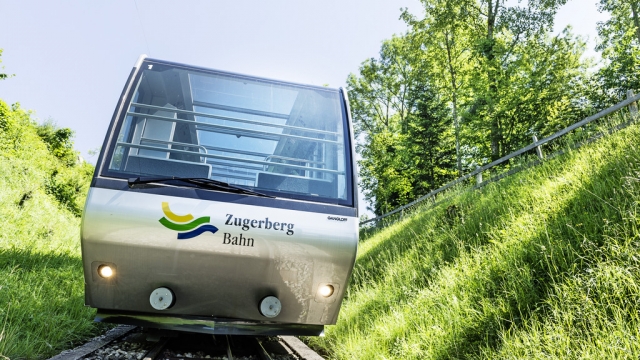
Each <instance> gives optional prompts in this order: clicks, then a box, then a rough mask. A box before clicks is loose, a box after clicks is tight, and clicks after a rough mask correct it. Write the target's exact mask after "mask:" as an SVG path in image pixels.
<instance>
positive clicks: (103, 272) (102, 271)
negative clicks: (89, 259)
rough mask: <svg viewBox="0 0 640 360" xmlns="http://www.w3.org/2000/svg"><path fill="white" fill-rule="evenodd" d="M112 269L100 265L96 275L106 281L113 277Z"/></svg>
mask: <svg viewBox="0 0 640 360" xmlns="http://www.w3.org/2000/svg"><path fill="white" fill-rule="evenodd" d="M113 273H114V271H113V269H112V268H111V266H109V265H100V266H98V275H100V276H101V277H103V278H105V279H108V278H110V277H112V276H113Z"/></svg>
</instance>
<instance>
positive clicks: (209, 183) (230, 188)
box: [129, 176, 275, 198]
mask: <svg viewBox="0 0 640 360" xmlns="http://www.w3.org/2000/svg"><path fill="white" fill-rule="evenodd" d="M168 181H182V182H186V183H189V184H193V185H198V186H201V187H204V188H208V189H213V190H222V191H225V192H230V193H235V194H246V195H255V196H262V197H268V198H275V196H271V195H266V194H263V193H259V192H257V191H253V190H249V189H245V188H243V187H240V186H235V185H231V184H229V183H226V182H224V181H218V180H213V179H207V178H185V177H175V176H169V177H144V176H141V177H137V178H129V187H132V186H133V185H137V184H149V183H154V182H168Z"/></svg>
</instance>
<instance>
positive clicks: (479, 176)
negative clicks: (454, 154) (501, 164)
mask: <svg viewBox="0 0 640 360" xmlns="http://www.w3.org/2000/svg"><path fill="white" fill-rule="evenodd" d="M477 169H480V166H478V165H476V170H477ZM476 184H477V185H480V184H482V171H480V172H479V173H478V175H476Z"/></svg>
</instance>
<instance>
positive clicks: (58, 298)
mask: <svg viewBox="0 0 640 360" xmlns="http://www.w3.org/2000/svg"><path fill="white" fill-rule="evenodd" d="M0 123H2V124H3V125H4V127H3V128H1V129H0V359H4V358H5V357H8V358H10V359H41V358H47V357H50V356H52V355H54V354H56V353H58V352H60V351H62V350H64V349H68V348H71V347H73V346H75V345H77V344H78V343H79V342H82V341H84V340H86V339H87V338H88V337H91V336H94V335H96V334H97V333H98V332H99V331H100V330H101V327H100V326H98V325H96V324H94V323H93V316H94V312H95V310H92V309H90V308H87V307H85V306H84V279H83V274H82V260H81V255H80V218H78V217H76V216H74V214H73V213H71V212H70V211H69V210H68V209H67V208H66V207H65V206H63V205H62V204H60V202H58V201H56V199H55V198H54V197H53V196H52V195H51V194H47V192H46V184H47V181H48V180H49V179H50V178H51V175H52V173H53V172H54V171H55V170H56V169H59V168H60V167H61V165H60V163H59V162H58V160H57V159H56V158H55V157H54V156H53V155H52V154H50V153H49V151H48V150H47V147H46V145H45V144H44V143H43V142H42V141H41V139H40V138H39V137H38V135H37V134H36V132H35V125H34V124H33V122H32V121H31V120H30V117H29V114H28V113H26V112H23V111H21V110H15V109H9V107H8V106H7V105H6V104H4V103H3V102H2V101H0ZM69 169H71V170H70V171H75V170H76V168H69Z"/></svg>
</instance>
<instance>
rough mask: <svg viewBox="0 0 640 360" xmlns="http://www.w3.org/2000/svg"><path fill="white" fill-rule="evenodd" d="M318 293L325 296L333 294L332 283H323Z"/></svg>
mask: <svg viewBox="0 0 640 360" xmlns="http://www.w3.org/2000/svg"><path fill="white" fill-rule="evenodd" d="M318 293H319V294H320V295H322V296H324V297H329V296H331V295H333V286H331V285H328V284H327V285H322V286H320V289H318Z"/></svg>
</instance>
